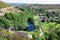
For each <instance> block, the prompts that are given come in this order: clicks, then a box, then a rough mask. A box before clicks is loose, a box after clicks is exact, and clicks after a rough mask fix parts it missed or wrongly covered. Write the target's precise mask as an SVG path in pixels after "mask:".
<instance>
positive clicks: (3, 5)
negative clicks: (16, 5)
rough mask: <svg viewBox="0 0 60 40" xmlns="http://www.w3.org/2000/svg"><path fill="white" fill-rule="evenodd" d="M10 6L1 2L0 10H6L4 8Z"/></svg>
mask: <svg viewBox="0 0 60 40" xmlns="http://www.w3.org/2000/svg"><path fill="white" fill-rule="evenodd" d="M8 6H10V5H8V4H7V3H4V2H2V1H0V8H4V7H8Z"/></svg>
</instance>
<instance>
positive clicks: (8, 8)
mask: <svg viewBox="0 0 60 40" xmlns="http://www.w3.org/2000/svg"><path fill="white" fill-rule="evenodd" d="M9 12H11V13H16V12H21V10H19V9H17V8H15V7H6V8H2V9H0V16H3V15H4V14H5V13H9Z"/></svg>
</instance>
